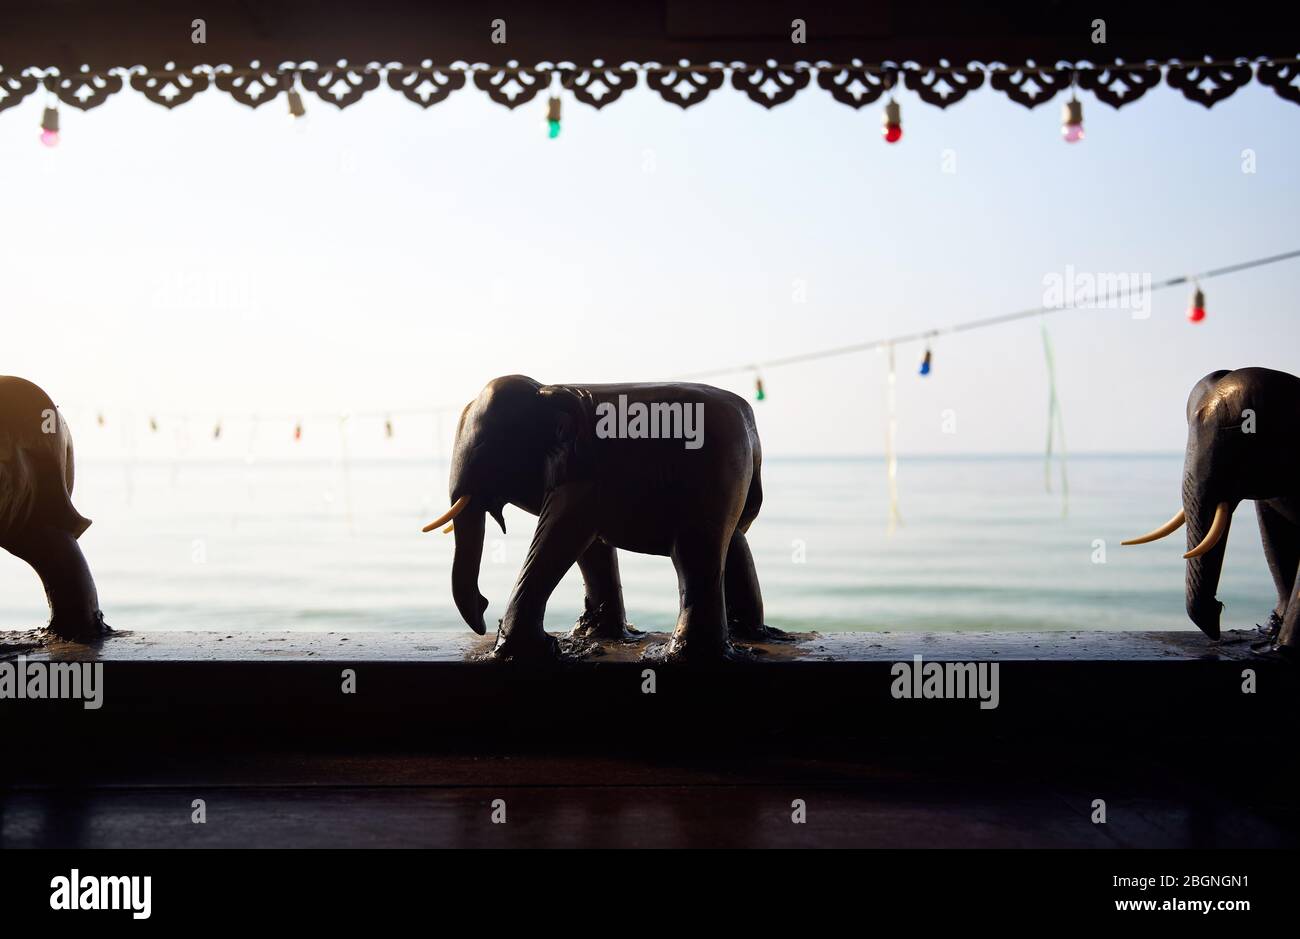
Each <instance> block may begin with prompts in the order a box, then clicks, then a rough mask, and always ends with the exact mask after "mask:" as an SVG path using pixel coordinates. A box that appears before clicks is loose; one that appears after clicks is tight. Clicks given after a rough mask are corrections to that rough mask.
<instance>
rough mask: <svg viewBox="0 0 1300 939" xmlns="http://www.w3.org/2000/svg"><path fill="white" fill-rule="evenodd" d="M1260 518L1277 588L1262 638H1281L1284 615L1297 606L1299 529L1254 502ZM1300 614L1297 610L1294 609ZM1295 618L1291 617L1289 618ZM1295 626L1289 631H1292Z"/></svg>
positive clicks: (1278, 514)
mask: <svg viewBox="0 0 1300 939" xmlns="http://www.w3.org/2000/svg"><path fill="white" fill-rule="evenodd" d="M1255 514H1256V515H1257V516H1258V517H1259V534H1260V538H1261V540H1262V541H1263V543H1264V558H1265V560H1267V561H1268V569H1269V571H1270V572H1271V573H1272V575H1273V583H1274V585H1275V586H1276V587H1277V606H1276V607H1275V608H1274V609H1273V612H1272V613H1271V614H1270V615H1269V618H1268V623H1267V624H1266V626H1265V627H1264V630H1263V632H1264V635H1265V638H1268V639H1274V638H1278V637H1279V635H1280V630H1281V627H1282V625H1283V624H1284V623H1285V622H1286V620H1287V613H1288V611H1289V610H1290V608H1291V607H1292V606H1295V605H1296V602H1295V597H1296V575H1297V571H1298V570H1300V528H1298V527H1297V526H1296V525H1295V524H1294V523H1292V522H1291V521H1290V520H1289V519H1287V518H1286V516H1284V515H1283V514H1282V513H1281V512H1279V511H1278V510H1277V509H1276V508H1274V507H1273V506H1271V505H1269V504H1268V503H1267V502H1256V503H1255ZM1296 612H1297V615H1300V610H1297V611H1296ZM1294 618H1295V617H1294V616H1293V617H1292V619H1294ZM1294 628H1295V627H1294V626H1293V627H1292V631H1294Z"/></svg>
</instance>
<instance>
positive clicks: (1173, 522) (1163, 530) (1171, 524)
mask: <svg viewBox="0 0 1300 939" xmlns="http://www.w3.org/2000/svg"><path fill="white" fill-rule="evenodd" d="M1186 520H1187V513H1185V512H1184V511H1183V510H1182V509H1179V510H1178V514H1177V515H1175V516H1174V517H1173V518H1171V519H1170V520H1169V521H1167V522H1165V523H1164V524H1163V525H1161V526H1160V527H1159V528H1157V529H1156V530H1155V531H1149V532H1147V533H1146V534H1145V535H1143V536H1142V537H1141V538H1130V539H1129V540H1128V541H1121V542H1120V544H1146V543H1147V542H1148V541H1159V540H1160V539H1161V538H1163V537H1165V536H1166V535H1172V534H1173V533H1174V532H1176V531H1178V529H1180V528H1182V527H1183V522H1185V521H1186Z"/></svg>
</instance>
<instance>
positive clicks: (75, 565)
mask: <svg viewBox="0 0 1300 939" xmlns="http://www.w3.org/2000/svg"><path fill="white" fill-rule="evenodd" d="M4 547H5V548H7V549H8V550H9V552H10V553H11V554H13V555H14V556H15V557H19V558H22V559H23V560H24V561H26V562H27V563H28V564H30V565H31V566H32V569H33V570H35V571H36V574H37V576H38V577H40V579H41V584H42V585H43V586H44V587H45V597H46V600H48V602H49V604H50V622H49V630H50V632H52V633H54V634H55V635H57V636H59V637H61V638H63V639H74V640H78V641H87V640H93V639H99V638H102V637H103V635H104V634H105V633H106V632H108V627H107V626H106V625H105V624H104V614H103V613H101V612H100V610H99V595H98V593H97V592H96V591H95V581H94V578H92V577H91V576H90V567H89V566H88V565H87V564H86V557H85V555H84V554H82V553H81V546H80V545H78V544H77V539H76V538H74V537H73V536H72V535H70V534H69V533H68V532H65V531H61V530H59V529H57V528H51V527H49V526H48V525H42V526H38V527H35V528H32V529H29V530H27V531H23V532H21V533H19V534H18V535H17V536H16V537H10V538H7V539H6V541H5V545H4Z"/></svg>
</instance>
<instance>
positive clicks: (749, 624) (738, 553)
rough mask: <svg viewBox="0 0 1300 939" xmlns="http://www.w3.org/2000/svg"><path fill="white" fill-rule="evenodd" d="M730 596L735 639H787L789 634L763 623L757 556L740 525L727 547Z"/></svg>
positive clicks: (731, 631)
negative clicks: (752, 552)
mask: <svg viewBox="0 0 1300 939" xmlns="http://www.w3.org/2000/svg"><path fill="white" fill-rule="evenodd" d="M724 584H725V587H726V598H727V631H728V633H729V634H730V635H731V638H732V639H742V640H746V639H747V640H750V641H754V642H761V641H763V640H771V639H784V638H786V633H785V632H783V631H782V630H779V629H773V628H772V627H771V626H766V625H764V623H763V592H762V590H761V589H760V588H759V585H758V572H757V571H756V570H755V569H754V556H753V555H752V554H751V553H750V551H749V542H748V541H747V540H746V538H745V534H744V532H742V531H741V530H740V529H739V528H737V529H736V530H735V532H733V533H732V535H731V543H730V545H728V547H727V566H726V571H725V573H724Z"/></svg>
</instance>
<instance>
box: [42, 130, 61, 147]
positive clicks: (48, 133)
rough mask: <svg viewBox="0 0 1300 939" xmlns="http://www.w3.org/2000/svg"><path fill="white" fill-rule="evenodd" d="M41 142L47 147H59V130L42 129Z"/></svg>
mask: <svg viewBox="0 0 1300 939" xmlns="http://www.w3.org/2000/svg"><path fill="white" fill-rule="evenodd" d="M41 143H43V144H45V146H47V147H57V146H58V145H59V132H58V131H57V130H43V131H41Z"/></svg>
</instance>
